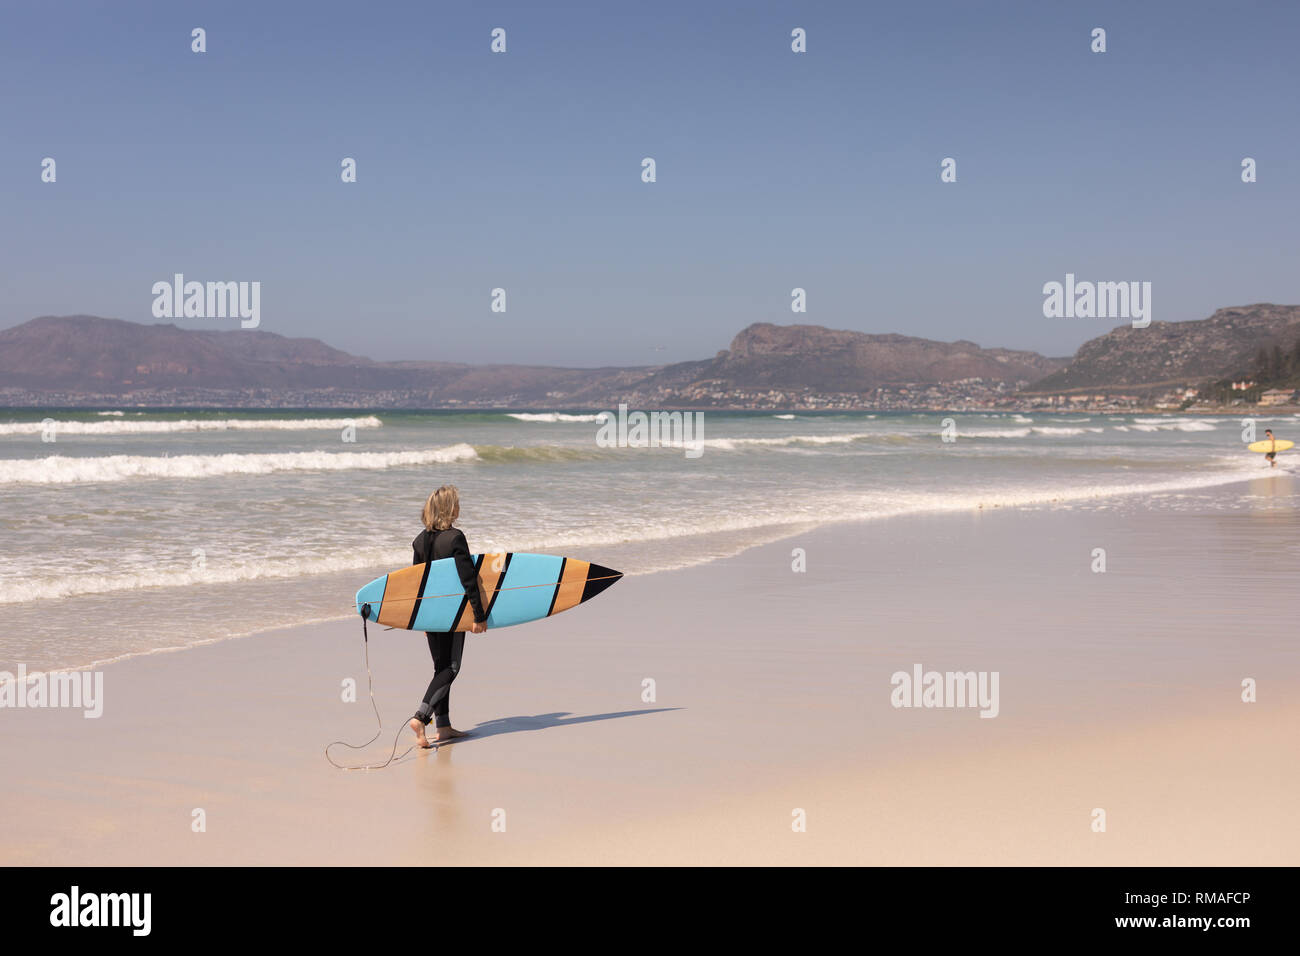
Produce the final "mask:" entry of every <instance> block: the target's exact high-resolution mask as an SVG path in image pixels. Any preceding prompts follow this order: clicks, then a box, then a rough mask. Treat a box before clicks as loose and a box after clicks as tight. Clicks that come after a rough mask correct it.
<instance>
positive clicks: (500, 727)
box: [456, 707, 684, 743]
mask: <svg viewBox="0 0 1300 956" xmlns="http://www.w3.org/2000/svg"><path fill="white" fill-rule="evenodd" d="M683 709H684V708H682V707H651V708H648V709H646V710H620V711H618V712H616V713H610V714H588V715H587V716H585V717H571V716H570V712H569V711H567V710H566V711H557V712H555V713H553V714H536V715H534V716H532V717H498V718H497V719H496V720H485V721H483V722H482V723H480V724H477V725H476V726H475V727H474V729H473V730H471V731H470V735H469V736H468V737H464V738H462V740H464V741H469V740H476V739H480V738H483V737H495V736H496V735H497V734H518V733H523V732H525V731H529V730H547V729H549V728H551V727H571V726H573V725H574V724H589V723H591V722H592V721H593V720H613V719H615V718H616V717H639V716H640V715H642V714H662V713H666V712H667V711H670V710H683ZM460 742H461V741H460V740H458V741H456V743H460Z"/></svg>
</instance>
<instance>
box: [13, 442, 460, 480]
mask: <svg viewBox="0 0 1300 956" xmlns="http://www.w3.org/2000/svg"><path fill="white" fill-rule="evenodd" d="M477 458H478V452H476V451H475V450H474V447H473V446H472V445H466V444H458V445H447V446H445V447H442V448H431V449H427V450H425V451H392V452H323V451H300V452H281V453H272V454H257V455H239V454H226V455H171V456H153V455H109V456H105V457H84V458H70V457H67V456H64V455H51V456H50V457H48V458H33V459H19V460H14V459H6V460H0V485H15V484H36V485H63V484H77V483H83V482H106V481H129V480H131V479H136V478H212V477H219V476H225V475H269V474H272V473H274V472H281V471H350V470H353V469H359V470H374V469H382V468H401V467H405V466H410V465H432V464H447V463H451V462H457V461H472V460H474V459H477Z"/></svg>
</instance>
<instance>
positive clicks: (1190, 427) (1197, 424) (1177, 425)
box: [1132, 418, 1217, 432]
mask: <svg viewBox="0 0 1300 956" xmlns="http://www.w3.org/2000/svg"><path fill="white" fill-rule="evenodd" d="M1133 422H1134V424H1133V425H1132V427H1133V428H1134V429H1135V430H1137V431H1140V432H1154V431H1165V432H1170V431H1179V432H1212V431H1214V430H1215V428H1216V427H1217V426H1216V425H1215V424H1214V422H1211V421H1206V420H1204V419H1198V418H1189V419H1186V420H1183V421H1179V420H1177V419H1167V418H1135V419H1133Z"/></svg>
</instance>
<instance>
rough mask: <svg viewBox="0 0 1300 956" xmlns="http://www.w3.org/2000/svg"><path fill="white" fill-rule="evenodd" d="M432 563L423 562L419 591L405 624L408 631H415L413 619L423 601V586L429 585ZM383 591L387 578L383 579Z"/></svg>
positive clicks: (386, 587) (417, 614)
mask: <svg viewBox="0 0 1300 956" xmlns="http://www.w3.org/2000/svg"><path fill="white" fill-rule="evenodd" d="M432 563H433V562H432V561H425V562H424V573H423V574H421V575H420V590H418V591H416V592H415V600H414V601H412V602H411V619H410V620H409V621H408V622H407V623H406V629H407V630H408V631H410V630H414V629H415V619H416V617H418V616H419V614H420V602H421V601H423V600H424V586H425V585H426V584H428V583H429V565H430V564H432ZM384 589H385V590H387V589H388V578H384Z"/></svg>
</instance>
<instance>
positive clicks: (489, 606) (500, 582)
mask: <svg viewBox="0 0 1300 956" xmlns="http://www.w3.org/2000/svg"><path fill="white" fill-rule="evenodd" d="M514 556H515V554H514V552H513V551H507V552H506V560H505V563H504V564H502V565H501V575H500V577H498V578H497V585H496V589H495V590H494V591H493V592H492V596H491V597H490V598H488V602H487V607H485V608H483V616H484V617H485V618H486V617H488V616H489V615H491V613H492V608H493V607H495V606H496V603H497V598H499V597H500V596H501V588H502V587H503V586H504V585H505V583H506V572H507V571H509V570H510V559H511V558H513V557H514ZM551 600H552V602H554V598H552V599H551Z"/></svg>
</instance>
